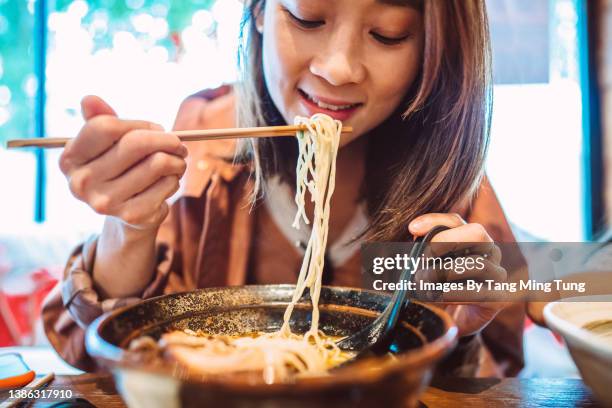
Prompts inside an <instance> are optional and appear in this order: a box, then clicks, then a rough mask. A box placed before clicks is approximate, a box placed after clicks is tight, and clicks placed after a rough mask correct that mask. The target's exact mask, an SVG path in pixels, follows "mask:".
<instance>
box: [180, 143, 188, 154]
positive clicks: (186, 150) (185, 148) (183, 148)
mask: <svg viewBox="0 0 612 408" xmlns="http://www.w3.org/2000/svg"><path fill="white" fill-rule="evenodd" d="M181 155H182V156H183V157H187V156H188V155H189V149H187V146H185V145H184V144H182V145H181Z"/></svg>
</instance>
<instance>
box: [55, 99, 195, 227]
mask: <svg viewBox="0 0 612 408" xmlns="http://www.w3.org/2000/svg"><path fill="white" fill-rule="evenodd" d="M81 106H82V110H83V116H84V118H85V120H86V123H85V125H84V126H83V128H82V129H81V131H80V132H79V134H78V136H77V137H76V138H75V139H74V140H72V141H70V142H69V143H68V144H67V146H66V148H65V149H64V152H63V154H62V155H61V158H60V168H61V170H62V172H63V173H64V175H65V176H66V178H67V179H68V181H69V183H70V191H71V192H72V194H73V195H74V196H75V197H76V198H78V199H79V200H81V201H83V202H85V203H86V204H88V205H89V206H90V207H91V208H93V209H94V211H96V212H97V213H99V214H104V215H108V216H112V217H115V218H116V219H118V220H121V222H122V223H123V224H124V226H128V227H131V228H133V229H136V230H147V231H149V230H156V229H157V227H158V226H159V225H160V224H161V222H162V221H163V220H164V218H165V217H166V215H167V214H168V204H167V203H166V199H168V198H169V197H171V196H172V195H173V194H174V193H175V192H176V191H177V189H178V187H179V179H180V178H181V177H182V175H183V173H184V172H185V169H186V163H185V157H186V156H187V148H186V147H185V146H183V144H182V143H181V141H180V140H179V139H178V137H176V136H174V135H171V134H168V133H165V132H164V131H163V128H162V127H161V126H159V125H155V124H153V123H150V122H145V121H136V120H121V119H119V118H117V115H116V114H115V112H114V111H113V109H112V108H111V107H110V106H109V105H108V104H106V103H105V102H104V101H103V100H102V99H100V98H98V97H95V96H88V97H85V98H84V99H83V101H82V103H81Z"/></svg>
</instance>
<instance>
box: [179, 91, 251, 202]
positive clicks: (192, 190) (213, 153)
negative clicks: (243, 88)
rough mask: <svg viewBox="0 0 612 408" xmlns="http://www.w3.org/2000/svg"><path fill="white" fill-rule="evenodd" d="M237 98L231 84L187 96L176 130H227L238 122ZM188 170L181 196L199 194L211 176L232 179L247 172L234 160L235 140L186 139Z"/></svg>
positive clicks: (196, 195)
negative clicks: (190, 140)
mask: <svg viewBox="0 0 612 408" xmlns="http://www.w3.org/2000/svg"><path fill="white" fill-rule="evenodd" d="M235 105H236V97H235V94H234V92H233V90H232V88H231V87H230V86H227V85H226V86H223V87H220V88H216V89H213V90H205V91H201V92H198V93H196V94H194V95H191V96H189V97H187V98H186V99H185V100H184V101H183V102H182V103H181V105H180V107H179V110H178V113H177V115H176V120H175V123H174V130H197V129H223V128H231V127H234V126H235V124H236V119H235V116H236V115H235V112H236V107H235ZM185 145H186V146H187V149H188V150H189V156H188V157H187V170H186V172H185V176H184V177H183V179H182V180H181V189H180V192H179V195H180V196H193V197H199V196H200V195H201V194H202V192H203V190H204V188H205V186H206V185H207V184H208V182H209V181H210V179H211V178H213V177H221V178H222V179H224V180H226V181H231V180H233V179H235V178H236V176H237V175H238V174H240V173H242V172H243V171H244V165H237V164H234V163H233V158H234V152H235V148H236V142H235V140H231V139H230V140H214V141H199V142H186V143H185Z"/></svg>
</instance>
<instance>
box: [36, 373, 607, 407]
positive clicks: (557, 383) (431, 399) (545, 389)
mask: <svg viewBox="0 0 612 408" xmlns="http://www.w3.org/2000/svg"><path fill="white" fill-rule="evenodd" d="M49 387H50V388H52V389H53V388H58V389H71V390H72V391H73V393H74V394H73V398H85V399H87V400H88V401H89V402H91V403H92V404H94V405H95V406H97V407H104V408H120V407H121V408H124V407H125V405H124V403H123V401H122V400H121V397H119V395H118V394H117V391H116V389H115V386H114V383H113V380H112V377H110V376H109V375H105V374H83V375H79V376H60V377H57V378H56V379H55V380H54V381H53V382H52V383H51V385H50V386H49ZM40 406H44V404H42V403H36V404H34V407H40ZM495 406H504V407H519V406H520V407H525V406H528V407H555V408H561V407H598V406H599V405H598V404H597V403H596V402H595V401H594V399H593V396H592V394H591V392H590V391H589V389H588V388H586V386H585V385H584V384H583V382H582V381H581V380H578V379H525V380H523V379H517V378H509V379H504V380H498V379H461V378H448V379H443V380H437V381H435V382H434V383H433V384H432V386H430V387H429V388H428V389H427V391H426V393H425V394H424V395H423V397H422V398H421V408H425V407H442V408H443V407H453V408H454V407H466V408H475V407H495Z"/></svg>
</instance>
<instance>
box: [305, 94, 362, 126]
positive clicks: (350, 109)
mask: <svg viewBox="0 0 612 408" xmlns="http://www.w3.org/2000/svg"><path fill="white" fill-rule="evenodd" d="M298 92H299V94H300V96H301V97H302V101H303V102H304V105H305V106H306V108H307V110H308V111H309V114H310V116H312V115H314V114H315V113H325V114H326V115H329V116H331V117H332V118H334V119H337V120H341V121H346V120H348V119H349V118H350V117H351V116H353V114H355V112H356V110H357V109H358V108H359V107H361V106H362V105H363V103H350V102H345V101H336V100H331V99H328V98H321V97H317V96H314V95H310V94H308V93H306V92H304V91H303V90H301V89H298Z"/></svg>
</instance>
